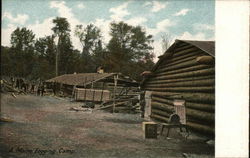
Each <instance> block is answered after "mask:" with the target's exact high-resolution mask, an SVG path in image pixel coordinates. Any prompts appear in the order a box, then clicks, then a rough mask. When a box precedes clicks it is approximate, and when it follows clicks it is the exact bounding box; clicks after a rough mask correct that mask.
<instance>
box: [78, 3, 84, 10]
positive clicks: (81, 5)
mask: <svg viewBox="0 0 250 158" xmlns="http://www.w3.org/2000/svg"><path fill="white" fill-rule="evenodd" d="M77 8H79V9H84V8H85V5H84V4H83V3H79V4H78V5H77Z"/></svg>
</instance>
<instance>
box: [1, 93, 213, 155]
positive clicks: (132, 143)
mask: <svg viewBox="0 0 250 158" xmlns="http://www.w3.org/2000/svg"><path fill="white" fill-rule="evenodd" d="M79 105H81V103H75V102H70V101H66V100H60V99H57V98H53V97H49V96H44V97H38V96H31V95H17V98H14V97H12V96H10V95H7V94H2V95H1V106H2V113H3V114H5V115H7V116H9V117H10V118H12V119H13V120H14V122H13V123H1V124H0V158H28V157H42V158H44V157H46V158H50V157H54V158H59V157H60V158H67V157H72V158H92V157H94V158H105V157H107V158H144V157H145V158H146V157H148V158H151V157H152V158H158V157H159V158H160V157H177V158H181V157H183V153H187V154H190V155H191V153H192V154H195V155H199V156H201V157H212V156H213V154H214V153H213V152H214V146H209V145H207V144H206V143H204V142H202V141H194V140H189V139H188V140H185V139H184V138H183V137H180V136H178V134H174V133H173V132H172V133H170V136H171V134H172V137H174V138H173V139H166V138H165V137H163V136H160V137H159V138H158V139H156V140H154V139H143V132H142V128H141V122H142V121H143V120H142V119H141V118H140V117H139V115H138V114H119V113H115V114H111V113H108V112H104V111H93V112H90V111H88V112H82V111H78V112H75V111H70V110H69V109H70V107H77V106H79Z"/></svg>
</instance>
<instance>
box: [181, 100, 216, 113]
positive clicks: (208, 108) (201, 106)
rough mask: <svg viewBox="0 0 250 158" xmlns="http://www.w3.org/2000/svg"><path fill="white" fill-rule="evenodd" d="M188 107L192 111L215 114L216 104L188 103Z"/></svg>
mask: <svg viewBox="0 0 250 158" xmlns="http://www.w3.org/2000/svg"><path fill="white" fill-rule="evenodd" d="M185 105H186V107H188V108H191V109H197V110H202V111H207V112H214V110H215V106H214V104H205V103H192V102H186V103H185Z"/></svg>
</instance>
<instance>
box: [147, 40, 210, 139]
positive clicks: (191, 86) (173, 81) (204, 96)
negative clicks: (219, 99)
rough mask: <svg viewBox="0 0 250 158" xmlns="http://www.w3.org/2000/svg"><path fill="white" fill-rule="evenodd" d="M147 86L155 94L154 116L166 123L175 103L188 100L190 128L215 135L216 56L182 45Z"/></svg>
mask: <svg viewBox="0 0 250 158" xmlns="http://www.w3.org/2000/svg"><path fill="white" fill-rule="evenodd" d="M161 59H164V60H161V62H160V63H159V64H158V63H157V64H158V65H157V67H156V68H154V70H153V71H152V74H151V76H150V77H148V78H147V79H146V81H145V82H144V83H143V89H144V90H148V91H152V100H151V105H152V106H151V107H152V110H151V117H152V118H154V119H156V120H159V121H163V122H166V121H168V118H169V116H170V114H171V113H173V111H174V105H173V101H174V100H175V99H184V100H185V101H186V104H185V105H186V118H187V120H186V121H187V125H188V127H189V128H190V129H193V130H196V131H199V132H202V133H205V134H209V135H214V124H215V123H214V121H215V115H214V112H215V106H214V105H215V67H214V57H212V56H210V55H209V54H208V53H206V52H205V51H202V50H201V49H199V48H197V47H195V46H192V45H190V44H187V43H186V44H184V42H183V43H182V44H180V45H179V46H177V47H176V48H175V49H174V50H173V53H169V54H167V55H166V56H165V57H162V58H161Z"/></svg>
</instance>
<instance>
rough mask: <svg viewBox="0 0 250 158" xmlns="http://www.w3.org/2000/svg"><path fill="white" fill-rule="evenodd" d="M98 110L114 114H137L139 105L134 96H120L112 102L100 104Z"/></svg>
mask: <svg viewBox="0 0 250 158" xmlns="http://www.w3.org/2000/svg"><path fill="white" fill-rule="evenodd" d="M98 110H106V111H109V112H116V113H139V112H140V105H139V100H138V99H137V97H136V96H127V97H125V96H122V97H121V96H120V97H119V98H116V99H115V102H114V100H109V101H107V102H104V103H102V104H101V106H100V107H99V108H98Z"/></svg>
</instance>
